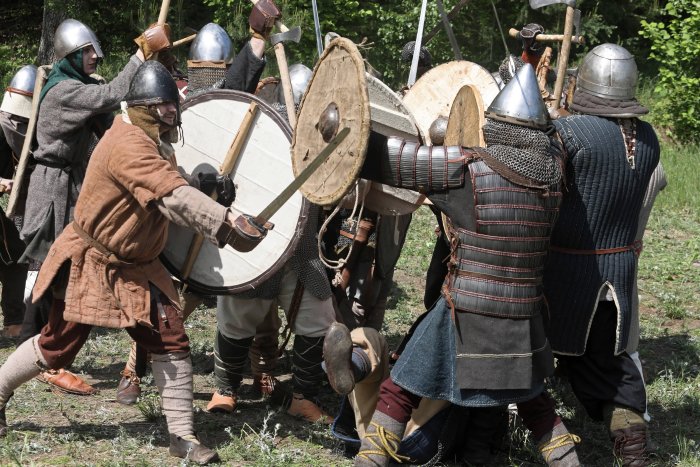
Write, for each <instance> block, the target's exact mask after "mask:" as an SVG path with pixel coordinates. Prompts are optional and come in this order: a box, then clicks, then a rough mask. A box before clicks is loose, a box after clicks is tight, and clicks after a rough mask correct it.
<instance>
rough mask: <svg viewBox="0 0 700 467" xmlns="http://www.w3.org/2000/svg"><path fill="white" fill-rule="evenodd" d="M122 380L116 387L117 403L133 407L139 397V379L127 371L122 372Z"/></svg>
mask: <svg viewBox="0 0 700 467" xmlns="http://www.w3.org/2000/svg"><path fill="white" fill-rule="evenodd" d="M121 375H122V378H121V379H120V380H119V385H118V386H117V402H119V403H120V404H124V405H134V404H135V403H136V401H138V399H139V397H141V379H140V378H139V377H138V376H136V374H135V373H133V372H131V371H129V370H126V369H125V370H122V372H121Z"/></svg>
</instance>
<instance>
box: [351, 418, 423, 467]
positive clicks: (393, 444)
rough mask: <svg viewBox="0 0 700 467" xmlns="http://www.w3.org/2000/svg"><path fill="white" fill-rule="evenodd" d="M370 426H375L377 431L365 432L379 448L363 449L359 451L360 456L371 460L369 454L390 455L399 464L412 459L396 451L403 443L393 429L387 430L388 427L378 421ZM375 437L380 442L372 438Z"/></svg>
mask: <svg viewBox="0 0 700 467" xmlns="http://www.w3.org/2000/svg"><path fill="white" fill-rule="evenodd" d="M370 426H374V429H375V431H374V433H369V432H365V438H366V439H367V441H369V442H370V443H372V445H373V446H374V447H375V448H377V449H365V450H363V451H360V452H358V453H357V455H358V457H363V458H365V459H367V460H371V459H370V458H369V456H371V455H375V456H383V457H386V456H387V455H388V456H389V457H391V458H392V459H394V460H395V461H396V462H398V463H399V464H400V463H402V462H406V461H410V460H411V458H410V457H408V456H402V455H400V454H398V453H397V452H396V451H397V449H398V446H399V444H400V443H401V438H399V437H398V436H397V435H396V434H394V433H392V432H391V431H386V428H384V427H383V426H381V425H379V424H378V423H376V422H370ZM375 437H376V438H379V440H378V441H379V442H377V441H375V440H374V439H372V438H375Z"/></svg>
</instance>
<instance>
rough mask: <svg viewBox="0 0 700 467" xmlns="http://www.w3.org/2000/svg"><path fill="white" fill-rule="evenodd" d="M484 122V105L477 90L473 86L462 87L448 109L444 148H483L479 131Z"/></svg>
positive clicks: (483, 143)
mask: <svg viewBox="0 0 700 467" xmlns="http://www.w3.org/2000/svg"><path fill="white" fill-rule="evenodd" d="M484 121H485V118H484V103H483V102H482V100H481V95H480V94H479V90H478V89H477V88H476V86H474V85H473V84H468V85H466V86H464V87H462V89H460V90H459V92H458V93H457V96H456V97H455V100H454V102H453V103H452V108H451V109H450V118H449V120H448V121H447V131H446V132H445V143H444V144H445V146H463V147H468V148H469V147H474V146H481V147H483V146H485V145H486V143H485V141H484V136H483V134H482V131H481V129H482V128H483V126H484Z"/></svg>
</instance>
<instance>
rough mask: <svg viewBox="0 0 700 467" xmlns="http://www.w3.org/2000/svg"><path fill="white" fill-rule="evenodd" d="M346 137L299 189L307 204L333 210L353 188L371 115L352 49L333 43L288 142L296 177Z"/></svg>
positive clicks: (362, 75) (345, 41)
mask: <svg viewBox="0 0 700 467" xmlns="http://www.w3.org/2000/svg"><path fill="white" fill-rule="evenodd" d="M345 127H348V128H350V134H349V135H348V136H347V137H346V138H345V140H344V141H343V142H342V143H341V144H340V145H339V146H338V148H337V149H336V150H335V151H334V153H333V154H331V156H330V157H329V158H328V160H326V161H325V162H324V163H323V165H321V167H319V169H318V170H317V171H316V172H315V173H314V174H313V175H312V176H311V178H310V179H309V180H308V181H307V182H306V183H304V185H302V187H301V188H300V189H299V190H300V191H301V193H302V194H303V195H304V196H305V197H306V198H307V199H308V200H309V201H311V202H312V203H315V204H319V205H322V206H327V205H332V204H335V203H336V202H337V201H338V200H340V199H341V198H342V197H343V195H344V194H345V193H346V192H347V190H348V189H349V188H350V187H351V186H352V185H353V184H354V183H355V180H356V179H357V177H358V175H359V173H360V170H361V169H362V165H363V163H364V160H365V153H366V151H367V140H368V138H369V131H370V110H369V96H368V92H367V82H366V80H365V65H364V61H363V60H362V56H361V55H360V52H359V51H358V50H357V47H356V46H355V44H354V43H353V42H352V41H350V40H348V39H345V38H342V37H340V38H337V39H334V40H333V41H332V42H331V43H330V45H329V46H328V47H327V48H326V50H325V51H324V52H323V55H322V56H321V59H320V60H319V61H318V63H317V64H316V68H315V69H314V74H313V76H312V77H311V82H310V83H309V88H308V90H307V92H306V94H305V95H304V97H303V98H302V101H301V108H300V109H299V115H298V117H297V125H296V128H295V129H294V136H293V139H292V168H293V170H294V175H295V176H297V175H299V173H301V171H302V170H304V168H305V167H306V166H307V165H308V164H309V163H311V161H313V159H314V158H315V157H316V156H317V155H318V153H320V152H321V150H322V149H323V148H324V147H326V145H327V144H328V141H330V139H331V138H333V136H335V134H337V133H338V131H340V130H341V129H343V128H345Z"/></svg>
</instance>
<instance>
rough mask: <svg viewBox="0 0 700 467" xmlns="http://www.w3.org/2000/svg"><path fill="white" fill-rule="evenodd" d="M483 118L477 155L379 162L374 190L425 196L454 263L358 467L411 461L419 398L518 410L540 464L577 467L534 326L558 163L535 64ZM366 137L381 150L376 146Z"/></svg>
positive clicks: (396, 144) (549, 362)
mask: <svg viewBox="0 0 700 467" xmlns="http://www.w3.org/2000/svg"><path fill="white" fill-rule="evenodd" d="M486 116H487V117H488V120H487V123H486V125H485V126H484V136H485V139H486V142H487V147H486V148H485V149H482V148H462V147H421V146H419V145H417V144H415V143H410V142H406V141H404V140H401V139H398V138H390V139H389V140H388V143H387V142H384V143H383V144H384V151H381V150H377V151H376V152H377V153H378V154H380V153H382V152H383V155H382V157H381V158H380V161H381V169H380V170H379V172H380V173H381V177H379V181H381V182H382V183H387V184H390V185H394V186H399V187H402V188H408V189H413V190H418V191H422V192H425V193H426V194H427V195H428V197H429V198H430V200H431V201H432V202H433V204H434V205H435V206H437V207H438V208H439V209H440V210H441V211H442V212H443V213H444V214H446V215H447V216H448V222H447V223H446V230H447V234H448V237H449V239H450V244H451V260H450V264H449V270H448V274H447V276H446V277H445V281H444V285H443V297H442V298H441V299H440V300H438V301H437V302H436V303H435V305H434V306H433V307H432V308H431V309H430V311H428V313H427V314H426V315H425V316H424V318H423V319H422V321H421V322H420V323H419V324H418V325H417V327H416V328H415V331H414V333H413V335H412V337H411V338H410V340H409V341H408V343H407V345H406V347H405V349H404V351H403V352H402V354H401V357H400V358H399V360H398V361H397V363H396V365H395V366H394V368H393V370H392V372H391V377H390V378H389V379H387V380H386V381H384V383H382V386H381V389H380V394H379V401H378V403H377V409H376V411H375V413H374V416H373V417H372V422H371V423H370V425H369V427H368V428H367V431H366V432H365V435H364V437H363V438H362V445H361V448H360V452H359V454H358V456H357V457H356V460H355V465H363V466H365V465H387V464H388V462H389V461H390V460H391V459H392V458H393V459H394V460H402V461H406V460H408V459H406V458H402V457H401V456H400V455H398V453H397V452H396V447H397V446H398V443H399V442H400V440H401V438H402V436H403V434H404V430H405V427H406V422H407V421H408V420H409V417H410V415H411V412H412V410H414V409H415V408H417V407H418V404H419V402H420V399H421V398H422V397H426V398H429V399H440V400H446V401H449V402H451V403H453V404H457V405H460V406H466V407H496V406H504V405H507V404H509V403H518V405H519V409H520V411H521V414H522V415H523V416H524V418H525V423H526V425H527V426H528V427H529V428H530V429H531V430H532V431H533V433H534V436H535V437H536V439H537V440H538V441H539V442H540V449H541V451H542V454H543V456H544V458H545V460H546V461H547V463H548V464H549V465H555V463H556V465H560V466H561V465H578V461H577V459H576V452H575V448H574V443H575V441H576V440H577V437H575V436H572V435H571V434H569V433H568V431H567V430H566V428H565V427H564V425H563V424H562V423H561V420H560V419H559V418H558V417H557V416H556V414H555V413H554V409H553V403H552V400H551V398H549V397H548V396H547V395H546V393H544V392H543V391H544V378H545V377H547V376H549V375H550V374H551V372H552V370H553V358H552V352H551V350H550V347H549V343H548V342H547V338H546V336H545V332H544V324H543V320H542V310H543V307H544V305H545V302H544V296H543V293H542V268H543V266H544V261H545V257H546V256H547V249H548V247H549V235H550V233H551V231H552V228H553V226H554V222H555V220H556V218H557V212H558V209H559V204H560V203H561V197H562V194H561V190H560V184H561V164H562V160H561V154H562V152H561V148H560V146H559V145H558V144H557V142H556V140H554V139H553V138H552V137H551V136H550V134H549V133H547V131H548V130H550V129H551V125H550V122H549V118H548V115H547V111H546V109H545V107H544V103H543V102H542V98H541V97H540V93H539V89H538V88H537V81H536V77H535V73H534V70H533V68H532V66H531V65H529V64H526V65H524V66H523V67H522V68H521V69H520V71H519V72H518V74H517V76H516V79H513V80H512V81H511V82H510V83H509V84H508V85H507V86H506V87H505V88H504V89H503V90H502V91H501V92H500V94H499V95H498V96H497V97H496V99H495V100H494V101H493V103H492V104H491V106H490V107H489V109H488V111H487V112H486ZM372 138H373V140H372V141H371V145H372V147H373V148H374V145H375V144H376V145H377V146H379V148H377V149H380V147H381V144H382V142H381V140H380V138H381V137H378V136H377V135H373V136H372ZM378 140H379V141H378ZM387 149H388V150H387ZM374 152H375V151H374V150H373V153H374ZM365 172H372V170H371V169H370V168H367V167H366V168H365ZM367 175H368V176H370V177H371V175H370V174H367ZM363 176H364V175H363ZM373 178H377V177H373ZM544 426H547V428H545V429H543V427H544ZM553 426H554V429H552V427H553Z"/></svg>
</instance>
